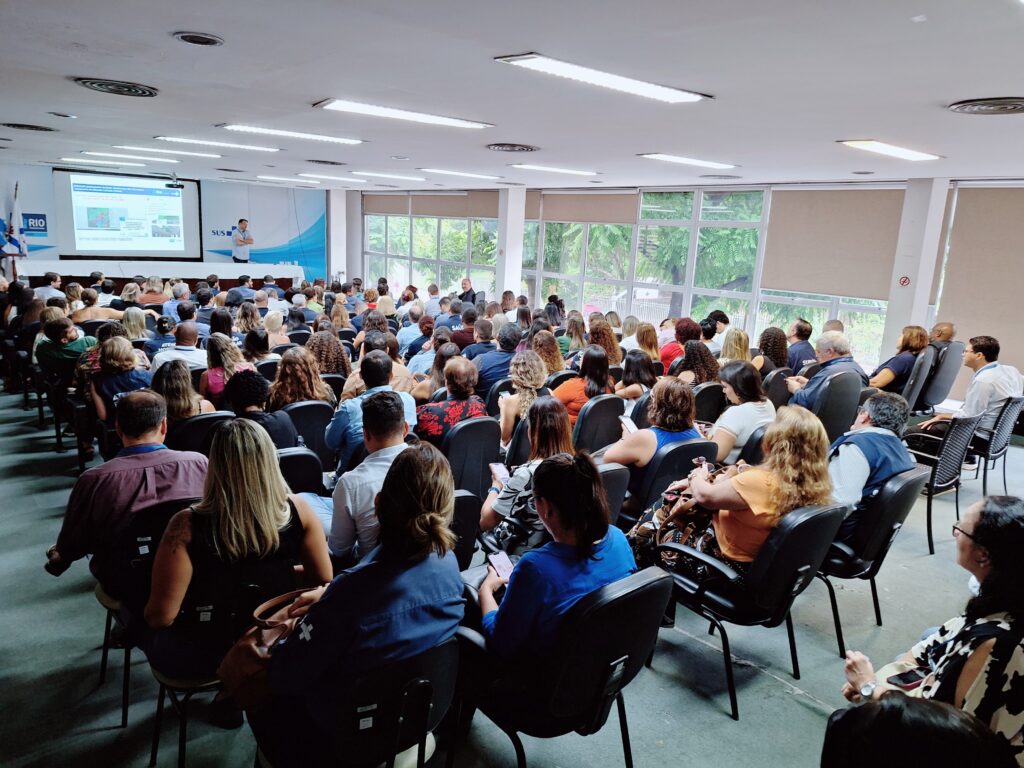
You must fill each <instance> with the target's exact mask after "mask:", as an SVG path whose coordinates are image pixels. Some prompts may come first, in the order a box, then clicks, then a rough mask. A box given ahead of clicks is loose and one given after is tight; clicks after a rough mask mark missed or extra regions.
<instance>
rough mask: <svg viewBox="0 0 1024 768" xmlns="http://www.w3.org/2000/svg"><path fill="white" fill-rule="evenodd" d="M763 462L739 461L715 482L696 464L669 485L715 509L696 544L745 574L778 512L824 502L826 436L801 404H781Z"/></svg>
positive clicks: (827, 495)
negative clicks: (750, 464)
mask: <svg viewBox="0 0 1024 768" xmlns="http://www.w3.org/2000/svg"><path fill="white" fill-rule="evenodd" d="M763 445H764V452H765V460H764V463H762V464H760V465H759V466H757V467H749V466H746V465H740V466H739V467H736V471H735V472H733V473H732V474H731V475H729V476H728V477H726V478H719V479H718V480H717V481H716V482H714V483H712V482H709V481H708V469H707V467H705V466H701V467H698V468H697V469H695V470H694V471H693V472H692V473H691V474H690V477H689V478H687V479H684V480H680V481H678V482H676V483H673V484H672V485H671V486H669V488H670V489H676V488H685V487H687V486H689V487H690V489H691V490H692V491H693V498H694V499H695V500H696V501H697V503H699V504H700V505H701V506H703V507H705V508H708V509H717V510H718V512H715V513H714V515H713V516H712V519H711V525H712V528H711V529H710V530H709V531H708V533H707V534H706V535H704V536H701V537H698V539H697V548H698V549H700V550H701V551H703V552H705V553H706V554H709V555H712V556H714V557H717V558H719V559H720V560H723V561H725V562H726V563H728V564H729V565H730V566H732V567H734V568H735V569H736V570H738V571H739V572H740V573H745V572H746V571H747V570H748V569H749V567H750V563H752V562H753V561H754V559H755V558H756V557H757V553H758V552H759V551H760V550H761V546H762V545H763V544H764V542H765V541H766V540H767V538H768V535H769V534H770V533H771V531H772V529H773V528H774V527H775V526H776V525H777V524H778V522H779V520H780V519H781V518H782V516H783V515H785V514H787V513H789V512H792V511H793V510H794V509H797V508H798V507H804V506H808V505H812V504H828V503H830V502H831V499H832V483H831V481H830V480H829V474H828V447H829V443H828V436H827V435H826V433H825V428H824V427H823V426H822V425H821V421H819V420H818V417H817V416H815V415H814V414H813V413H811V412H810V411H808V410H806V409H805V408H799V407H796V406H783V407H781V408H779V411H778V414H777V416H776V418H775V421H774V422H772V423H771V424H770V425H768V429H767V430H766V431H765V434H764V444H763Z"/></svg>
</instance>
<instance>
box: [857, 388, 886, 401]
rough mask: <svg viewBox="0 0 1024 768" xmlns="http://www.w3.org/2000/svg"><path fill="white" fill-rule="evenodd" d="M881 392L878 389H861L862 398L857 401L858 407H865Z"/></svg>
mask: <svg viewBox="0 0 1024 768" xmlns="http://www.w3.org/2000/svg"><path fill="white" fill-rule="evenodd" d="M880 391H881V390H879V389H878V387H861V388H860V397H859V398H858V399H857V405H864V403H866V402H867V401H868V398H869V397H872V396H873V395H877V394H878V393H879V392H880Z"/></svg>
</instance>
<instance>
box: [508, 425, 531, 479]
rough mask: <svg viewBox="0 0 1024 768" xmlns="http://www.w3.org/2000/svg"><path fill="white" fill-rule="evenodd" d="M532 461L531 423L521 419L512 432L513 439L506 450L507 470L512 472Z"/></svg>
mask: <svg viewBox="0 0 1024 768" xmlns="http://www.w3.org/2000/svg"><path fill="white" fill-rule="evenodd" d="M529 460H530V422H529V421H527V420H526V419H520V420H519V423H518V424H516V428H515V429H514V430H512V439H511V440H509V441H508V448H507V449H506V450H505V468H506V469H508V471H509V472H512V471H513V470H514V469H515V468H516V467H518V466H520V465H522V464H525V463H526V462H527V461H529Z"/></svg>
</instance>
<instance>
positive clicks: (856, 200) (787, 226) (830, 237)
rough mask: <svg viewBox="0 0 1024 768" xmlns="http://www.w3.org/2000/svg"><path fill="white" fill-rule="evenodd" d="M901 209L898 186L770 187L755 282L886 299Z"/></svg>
mask: <svg viewBox="0 0 1024 768" xmlns="http://www.w3.org/2000/svg"><path fill="white" fill-rule="evenodd" d="M547 202H548V201H547V198H545V199H544V208H545V210H544V213H545V214H547ZM902 211H903V190H898V189H865V190H845V189H844V190H792V191H785V190H779V191H773V192H772V202H771V212H770V214H769V219H768V235H767V240H766V241H765V257H764V273H763V276H762V278H761V286H762V287H764V288H773V289H775V290H780V291H800V292H807V293H826V294H833V295H840V296H856V297H858V298H865V299H888V298H889V280H890V278H891V277H892V266H893V262H894V260H895V256H896V239H897V237H898V236H899V228H900V215H901V213H902Z"/></svg>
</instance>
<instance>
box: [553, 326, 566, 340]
mask: <svg viewBox="0 0 1024 768" xmlns="http://www.w3.org/2000/svg"><path fill="white" fill-rule="evenodd" d="M554 333H555V338H556V339H557V338H558V337H559V336H565V328H555V331H554Z"/></svg>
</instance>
